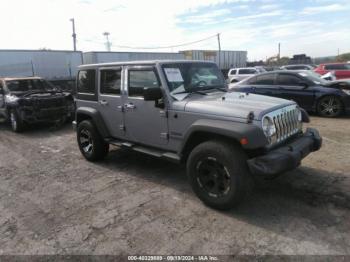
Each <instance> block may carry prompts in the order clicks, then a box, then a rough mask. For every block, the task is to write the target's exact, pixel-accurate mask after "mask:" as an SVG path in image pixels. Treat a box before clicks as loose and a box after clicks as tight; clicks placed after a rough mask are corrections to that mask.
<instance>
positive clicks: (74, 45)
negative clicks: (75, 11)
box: [70, 18, 77, 51]
mask: <svg viewBox="0 0 350 262" xmlns="http://www.w3.org/2000/svg"><path fill="white" fill-rule="evenodd" d="M70 21H71V22H72V27H73V34H72V37H73V48H74V51H77V34H76V33H75V21H74V18H71V19H70Z"/></svg>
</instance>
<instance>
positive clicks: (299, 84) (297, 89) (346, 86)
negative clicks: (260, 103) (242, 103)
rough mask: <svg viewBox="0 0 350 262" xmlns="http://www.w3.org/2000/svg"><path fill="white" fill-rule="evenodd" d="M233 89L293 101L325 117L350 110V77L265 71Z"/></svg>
mask: <svg viewBox="0 0 350 262" xmlns="http://www.w3.org/2000/svg"><path fill="white" fill-rule="evenodd" d="M349 72H350V71H349ZM230 89H231V91H236V92H245V93H254V94H260V95H267V96H274V97H280V98H285V99H289V100H293V101H295V102H297V103H298V105H299V106H301V107H302V108H304V109H305V110H307V111H309V112H315V113H317V114H319V115H320V116H324V117H337V116H339V115H341V114H342V113H345V112H350V80H344V79H343V80H337V81H327V80H324V79H322V78H321V77H320V76H319V75H318V74H316V73H314V72H312V71H307V70H302V71H292V70H290V71H289V70H280V71H273V72H266V73H261V74H258V75H253V76H250V77H248V78H246V79H244V80H242V81H240V82H238V83H234V84H230Z"/></svg>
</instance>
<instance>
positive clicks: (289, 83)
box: [277, 74, 315, 110]
mask: <svg viewBox="0 0 350 262" xmlns="http://www.w3.org/2000/svg"><path fill="white" fill-rule="evenodd" d="M305 84H306V80H304V79H302V78H299V77H297V76H295V75H291V74H279V75H278V77H277V86H278V89H279V93H280V97H282V98H285V99H289V100H293V101H295V102H296V103H297V104H298V105H299V106H301V107H302V108H304V109H306V110H311V109H312V106H313V104H314V99H315V92H314V90H313V87H312V86H305Z"/></svg>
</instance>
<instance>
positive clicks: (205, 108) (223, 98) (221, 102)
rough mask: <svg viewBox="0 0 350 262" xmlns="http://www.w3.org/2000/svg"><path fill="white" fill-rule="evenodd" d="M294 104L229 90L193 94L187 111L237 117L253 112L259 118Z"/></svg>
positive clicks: (283, 100)
mask: <svg viewBox="0 0 350 262" xmlns="http://www.w3.org/2000/svg"><path fill="white" fill-rule="evenodd" d="M293 104H295V102H293V101H289V100H285V99H280V98H275V97H269V96H263V95H255V94H246V93H239V92H228V93H224V94H223V93H214V94H208V95H206V96H201V95H196V96H192V98H189V99H188V100H187V103H186V105H185V111H187V112H193V113H200V114H210V115H218V116H223V117H236V118H247V116H248V114H250V112H253V113H254V119H255V120H259V119H261V116H262V115H263V114H265V113H267V112H271V111H273V110H276V109H278V108H282V107H284V106H287V105H293Z"/></svg>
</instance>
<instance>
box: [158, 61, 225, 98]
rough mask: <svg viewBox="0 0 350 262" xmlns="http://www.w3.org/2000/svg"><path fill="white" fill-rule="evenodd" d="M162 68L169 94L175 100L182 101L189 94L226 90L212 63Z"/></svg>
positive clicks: (223, 81)
mask: <svg viewBox="0 0 350 262" xmlns="http://www.w3.org/2000/svg"><path fill="white" fill-rule="evenodd" d="M162 68H163V72H164V74H165V76H166V80H167V82H168V87H169V91H170V94H171V95H172V96H175V97H176V98H177V99H184V98H185V97H186V94H188V93H191V92H200V91H204V90H211V89H215V88H226V85H225V80H224V77H223V75H222V73H221V71H220V70H219V68H218V67H217V66H216V65H215V64H212V63H174V64H164V65H163V66H162ZM180 94H182V95H180ZM184 94H185V95H184Z"/></svg>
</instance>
